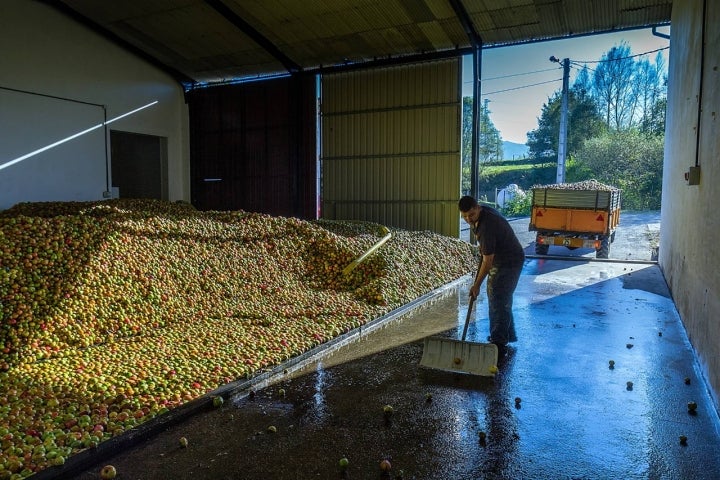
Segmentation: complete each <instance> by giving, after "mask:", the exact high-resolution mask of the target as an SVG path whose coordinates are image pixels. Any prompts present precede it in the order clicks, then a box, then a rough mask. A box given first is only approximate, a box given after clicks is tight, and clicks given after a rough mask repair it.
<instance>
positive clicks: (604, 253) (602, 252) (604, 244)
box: [595, 237, 610, 258]
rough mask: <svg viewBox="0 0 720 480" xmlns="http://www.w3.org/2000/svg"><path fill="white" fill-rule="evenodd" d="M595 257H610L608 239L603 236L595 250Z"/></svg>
mask: <svg viewBox="0 0 720 480" xmlns="http://www.w3.org/2000/svg"><path fill="white" fill-rule="evenodd" d="M595 258H610V239H609V238H608V237H603V239H602V240H601V241H600V248H598V249H597V250H596V251H595Z"/></svg>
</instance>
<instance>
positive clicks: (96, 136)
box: [0, 0, 720, 409]
mask: <svg viewBox="0 0 720 480" xmlns="http://www.w3.org/2000/svg"><path fill="white" fill-rule="evenodd" d="M668 23H670V25H671V40H670V41H671V47H672V48H671V54H670V66H669V80H668V106H667V125H666V145H665V163H664V173H663V205H662V228H661V234H660V245H661V246H660V251H659V258H658V263H659V265H660V267H661V269H662V272H663V275H664V277H665V281H666V282H667V284H668V287H669V289H670V292H671V294H672V297H673V300H674V302H675V305H676V307H677V310H678V312H679V314H680V316H681V318H682V321H683V324H684V326H685V329H686V331H687V333H688V337H689V339H690V341H691V344H692V346H693V348H694V350H695V352H696V355H697V358H698V361H699V365H700V369H701V373H702V375H703V377H704V378H706V380H707V382H708V384H709V385H710V388H711V390H712V391H711V396H712V398H713V401H714V402H715V406H716V409H717V407H718V405H719V404H720V403H719V398H720V343H719V342H718V339H719V338H720V300H719V296H718V292H720V275H718V273H717V268H715V265H717V264H718V262H720V258H719V257H720V251H718V249H717V248H715V247H713V244H714V242H713V241H714V236H715V235H716V234H717V233H718V232H719V231H720V214H718V212H717V211H716V209H714V208H713V206H714V205H715V204H716V203H717V202H716V201H718V200H720V192H719V191H718V189H716V188H714V185H716V184H717V183H718V180H720V178H718V177H720V141H719V140H718V138H720V136H719V135H717V131H716V129H717V123H716V112H715V110H714V108H715V107H714V106H715V105H717V104H718V100H719V99H718V95H720V93H719V90H718V85H720V81H719V79H718V69H717V63H718V61H720V53H718V51H717V50H716V49H712V48H710V46H712V45H713V44H715V43H716V40H717V39H718V37H719V36H720V6H718V5H717V4H715V3H714V2H710V1H708V0H689V1H685V2H677V1H676V2H672V1H671V0H636V1H633V2H616V1H602V2H575V1H572V0H554V1H545V0H509V1H504V2H487V1H485V2H482V1H480V2H476V1H470V0H423V1H418V2H407V1H403V0H393V1H382V2H381V1H367V2H352V1H341V2H338V1H330V0H318V1H316V2H311V3H309V4H308V3H305V2H303V3H297V2H285V3H283V2H242V1H236V0H153V1H143V2H140V1H128V2H96V1H92V0H31V1H27V0H7V1H4V2H2V5H1V6H0V38H2V40H3V41H2V42H1V43H0V52H1V53H2V59H3V60H2V63H3V68H1V69H0V104H1V105H2V109H0V131H2V132H3V141H2V143H0V191H1V192H3V193H2V196H1V197H0V209H6V208H9V207H11V206H12V205H13V204H15V203H17V202H21V201H58V200H66V201H76V200H99V199H103V198H113V197H117V196H120V197H122V196H123V195H125V194H127V192H138V193H137V194H138V195H143V194H147V195H152V196H153V197H154V198H161V199H165V200H170V201H179V200H182V201H186V202H190V203H192V204H193V205H195V206H196V207H197V208H200V209H218V210H220V209H227V210H232V209H244V210H248V211H260V212H264V213H269V214H273V215H284V216H297V217H300V218H315V217H316V216H317V214H318V209H319V210H320V212H322V213H321V215H322V216H323V217H324V218H331V219H356V220H368V221H375V222H378V223H382V224H386V225H390V226H394V227H398V228H406V229H410V230H425V229H427V230H432V231H435V232H438V233H443V234H447V235H456V234H457V231H458V224H457V223H456V222H453V221H448V219H450V218H451V217H452V215H451V214H450V213H452V212H454V211H455V202H456V198H457V196H458V190H459V187H458V184H457V182H456V179H458V178H459V169H460V163H459V162H460V155H459V151H460V135H459V131H458V121H459V111H460V102H461V99H460V92H459V81H458V78H459V76H460V67H459V57H460V56H462V55H467V54H474V55H476V62H479V65H481V62H482V51H483V49H486V48H502V47H503V46H509V45H517V44H522V43H526V42H537V41H544V40H550V39H558V38H568V37H572V36H577V35H591V34H597V33H603V32H609V31H617V30H623V29H629V28H643V27H644V28H647V27H652V26H655V25H665V24H668ZM318 90H320V91H321V98H322V101H321V105H320V106H319V107H318V105H317V104H316V103H317V93H318ZM478 103H479V102H478ZM318 110H319V113H320V117H321V118H322V120H323V121H322V122H318V121H317V117H318ZM387 132H391V133H392V134H391V135H388V134H387ZM318 139H319V141H318ZM137 152H142V154H147V155H150V158H152V162H150V161H141V162H138V161H137V158H138V154H137ZM149 165H152V166H151V167H150V166H149ZM127 172H132V174H129V175H128V174H127ZM408 176H409V178H408ZM138 178H143V179H152V181H148V184H147V185H142V184H138V183H137V182H136V181H135V180H134V179H138ZM430 179H432V182H431V181H430ZM123 182H124V183H123ZM319 185H322V192H323V197H322V199H321V200H319V199H318V191H319ZM147 192H152V193H147ZM458 222H459V219H458Z"/></svg>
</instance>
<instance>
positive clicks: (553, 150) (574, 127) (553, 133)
mask: <svg viewBox="0 0 720 480" xmlns="http://www.w3.org/2000/svg"><path fill="white" fill-rule="evenodd" d="M561 105H562V92H560V91H557V92H555V94H554V95H553V97H552V98H550V99H549V100H548V103H546V104H544V105H543V106H542V110H541V113H540V118H539V119H538V128H537V129H535V130H532V131H530V132H528V141H527V146H528V148H529V149H530V156H531V157H535V158H544V157H557V151H558V141H559V136H560V113H561V112H560V108H561ZM603 131H604V122H603V119H602V117H601V116H600V115H599V114H598V111H597V105H596V103H595V101H594V100H593V98H592V97H591V96H590V94H589V93H588V92H587V90H586V87H585V86H584V85H582V84H574V85H573V87H572V88H571V89H570V91H569V92H568V132H567V150H566V152H567V155H568V157H570V156H572V155H574V154H575V152H577V150H578V149H579V148H580V147H581V146H582V142H583V141H584V140H585V139H586V138H591V137H594V136H596V135H599V134H601V133H602V132H603Z"/></svg>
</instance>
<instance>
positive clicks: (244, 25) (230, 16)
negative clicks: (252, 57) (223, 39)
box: [205, 0, 302, 73]
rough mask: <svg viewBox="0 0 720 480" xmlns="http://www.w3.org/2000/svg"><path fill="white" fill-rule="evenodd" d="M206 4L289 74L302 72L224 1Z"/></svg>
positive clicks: (299, 67) (210, 0)
mask: <svg viewBox="0 0 720 480" xmlns="http://www.w3.org/2000/svg"><path fill="white" fill-rule="evenodd" d="M205 3H207V4H208V5H209V6H210V7H212V8H213V9H214V10H215V11H216V12H218V13H219V14H220V15H222V16H223V17H224V18H225V19H226V20H227V21H228V22H230V23H232V24H233V25H235V26H236V27H237V28H239V29H240V30H241V31H242V32H243V33H244V34H245V35H247V36H248V37H250V38H251V39H252V40H253V41H254V42H255V43H257V44H258V45H260V46H261V47H262V48H263V49H264V50H265V51H266V52H268V53H269V54H270V55H272V56H273V57H274V58H275V60H277V61H278V62H280V63H282V65H283V67H285V69H286V70H287V71H288V72H289V73H297V72H299V71H301V70H302V67H301V66H300V65H298V64H297V63H295V62H294V61H293V60H291V59H290V58H289V57H288V56H287V55H285V54H284V53H283V52H282V51H280V49H279V48H278V47H277V46H276V45H275V44H274V43H272V42H271V41H270V40H268V39H267V38H265V37H264V36H263V35H262V34H261V33H260V32H258V31H257V30H255V28H254V27H253V26H252V25H250V24H249V23H248V22H246V21H245V20H244V19H243V18H242V17H240V15H238V14H237V13H235V11H234V10H233V9H231V8H230V7H228V6H227V5H225V3H223V2H222V0H205Z"/></svg>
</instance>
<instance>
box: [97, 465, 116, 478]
mask: <svg viewBox="0 0 720 480" xmlns="http://www.w3.org/2000/svg"><path fill="white" fill-rule="evenodd" d="M116 476H117V470H116V469H115V467H113V466H112V465H105V466H104V467H103V468H102V469H101V470H100V478H102V479H103V480H109V479H111V478H115V477H116Z"/></svg>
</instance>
